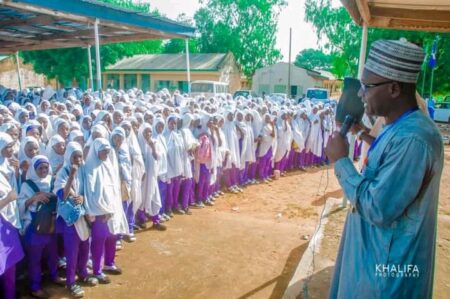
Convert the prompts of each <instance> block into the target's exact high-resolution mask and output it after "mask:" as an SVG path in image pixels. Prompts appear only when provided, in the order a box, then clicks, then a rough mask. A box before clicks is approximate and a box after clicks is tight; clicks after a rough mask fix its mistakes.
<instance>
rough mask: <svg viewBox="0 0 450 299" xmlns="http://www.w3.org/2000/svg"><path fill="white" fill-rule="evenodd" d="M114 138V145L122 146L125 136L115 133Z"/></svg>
mask: <svg viewBox="0 0 450 299" xmlns="http://www.w3.org/2000/svg"><path fill="white" fill-rule="evenodd" d="M112 140H113V143H114V146H115V147H116V148H120V147H121V146H122V143H123V137H122V136H120V135H114V136H113V138H112Z"/></svg>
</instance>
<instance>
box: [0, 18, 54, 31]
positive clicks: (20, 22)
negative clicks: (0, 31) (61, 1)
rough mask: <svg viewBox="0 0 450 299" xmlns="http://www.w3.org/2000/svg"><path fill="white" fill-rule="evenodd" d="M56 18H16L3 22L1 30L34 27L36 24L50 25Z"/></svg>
mask: <svg viewBox="0 0 450 299" xmlns="http://www.w3.org/2000/svg"><path fill="white" fill-rule="evenodd" d="M54 20H55V18H53V17H52V16H47V15H40V16H37V17H31V18H27V19H19V18H14V19H10V20H6V21H5V20H2V21H1V22H0V28H3V27H16V26H32V25H33V24H36V23H50V22H54Z"/></svg>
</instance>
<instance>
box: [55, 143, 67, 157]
mask: <svg viewBox="0 0 450 299" xmlns="http://www.w3.org/2000/svg"><path fill="white" fill-rule="evenodd" d="M53 150H54V151H55V152H56V153H57V154H58V155H60V156H62V155H64V152H65V151H66V144H65V143H64V142H60V143H57V144H55V145H54V146H53Z"/></svg>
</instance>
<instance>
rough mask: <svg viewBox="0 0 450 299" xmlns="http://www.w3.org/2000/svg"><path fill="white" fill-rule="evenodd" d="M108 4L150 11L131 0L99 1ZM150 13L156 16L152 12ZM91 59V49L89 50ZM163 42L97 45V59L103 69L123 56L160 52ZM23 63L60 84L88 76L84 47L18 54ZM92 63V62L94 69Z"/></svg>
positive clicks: (148, 7) (86, 56)
mask: <svg viewBox="0 0 450 299" xmlns="http://www.w3.org/2000/svg"><path fill="white" fill-rule="evenodd" d="M102 1H103V2H105V3H106V4H108V5H111V6H116V7H122V8H126V9H130V10H135V11H140V12H146V13H149V12H150V5H149V4H148V3H141V2H135V1H132V0H102ZM153 14H158V12H157V11H153ZM91 51H92V55H91V57H92V58H94V57H95V55H94V49H93V47H92V48H91ZM161 51H162V41H161V40H149V41H141V42H128V43H117V44H109V45H103V46H100V58H101V62H102V65H101V67H102V69H104V68H105V67H106V66H108V65H110V64H113V63H115V62H116V61H118V60H120V59H121V58H123V57H129V56H132V55H135V54H147V53H161ZM20 55H21V57H22V58H23V60H24V62H25V63H31V64H32V65H33V69H34V71H35V72H37V73H40V74H45V75H46V76H47V78H49V79H57V80H58V81H59V82H60V83H62V84H63V85H64V84H71V82H72V81H73V80H76V81H77V82H78V83H79V84H80V83H81V85H83V83H84V82H86V79H87V78H88V77H89V70H88V64H87V60H88V55H87V50H86V48H68V49H51V50H39V51H28V52H21V53H20ZM94 62H95V60H93V61H92V65H93V67H95V63H94Z"/></svg>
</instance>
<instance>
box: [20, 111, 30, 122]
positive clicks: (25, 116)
mask: <svg viewBox="0 0 450 299" xmlns="http://www.w3.org/2000/svg"><path fill="white" fill-rule="evenodd" d="M29 119H30V116H29V115H28V113H27V112H22V114H21V115H20V116H19V121H20V123H22V124H24V123H26V122H27V121H28V120H29Z"/></svg>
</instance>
